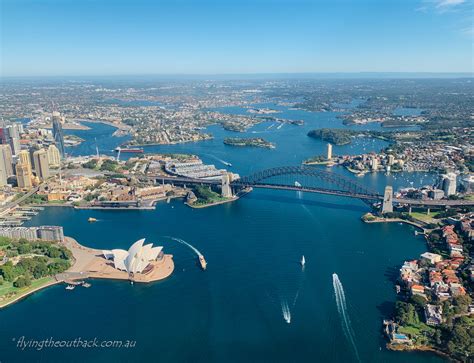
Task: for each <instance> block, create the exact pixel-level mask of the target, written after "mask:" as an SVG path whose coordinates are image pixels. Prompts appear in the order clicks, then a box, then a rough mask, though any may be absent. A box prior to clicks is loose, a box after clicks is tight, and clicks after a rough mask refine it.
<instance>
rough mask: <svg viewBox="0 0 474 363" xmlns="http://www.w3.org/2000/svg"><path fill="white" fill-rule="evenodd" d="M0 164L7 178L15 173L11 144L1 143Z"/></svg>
mask: <svg viewBox="0 0 474 363" xmlns="http://www.w3.org/2000/svg"><path fill="white" fill-rule="evenodd" d="M0 164H2V165H1V167H2V168H3V169H4V170H5V173H6V176H7V178H8V177H10V176H12V175H13V157H12V149H11V147H10V145H9V144H4V145H0Z"/></svg>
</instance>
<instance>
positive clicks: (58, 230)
mask: <svg viewBox="0 0 474 363" xmlns="http://www.w3.org/2000/svg"><path fill="white" fill-rule="evenodd" d="M0 236H2V237H8V238H11V239H20V238H25V239H27V240H28V241H37V240H41V241H51V242H64V231H63V227H61V226H40V227H7V228H5V227H4V228H0Z"/></svg>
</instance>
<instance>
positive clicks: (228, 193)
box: [221, 173, 234, 198]
mask: <svg viewBox="0 0 474 363" xmlns="http://www.w3.org/2000/svg"><path fill="white" fill-rule="evenodd" d="M221 195H222V197H224V198H232V197H233V196H234V195H233V194H232V188H231V186H230V175H229V173H226V174H224V175H222V182H221Z"/></svg>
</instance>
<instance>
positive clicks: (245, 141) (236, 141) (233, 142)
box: [224, 137, 275, 149]
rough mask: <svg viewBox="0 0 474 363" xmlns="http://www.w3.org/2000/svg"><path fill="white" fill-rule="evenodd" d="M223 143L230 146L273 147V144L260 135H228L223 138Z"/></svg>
mask: <svg viewBox="0 0 474 363" xmlns="http://www.w3.org/2000/svg"><path fill="white" fill-rule="evenodd" d="M224 144H226V145H230V146H252V147H264V148H268V149H274V148H275V144H273V143H271V142H269V141H267V140H265V139H262V138H261V137H251V138H240V137H228V138H226V139H224Z"/></svg>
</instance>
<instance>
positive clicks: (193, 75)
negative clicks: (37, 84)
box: [0, 71, 474, 80]
mask: <svg viewBox="0 0 474 363" xmlns="http://www.w3.org/2000/svg"><path fill="white" fill-rule="evenodd" d="M278 76H280V77H290V78H291V77H317V76H322V77H326V78H327V77H328V76H338V78H340V77H341V76H352V77H354V76H358V77H362V78H364V76H365V77H367V76H375V77H379V78H383V77H387V78H390V77H391V76H392V77H393V76H398V77H400V76H418V77H425V78H427V77H430V76H431V77H432V78H438V77H440V76H442V77H454V78H473V77H474V72H473V71H459V72H449V71H448V72H446V71H435V72H432V71H429V72H425V71H421V72H420V71H356V72H247V73H245V72H244V73H136V74H134V73H128V74H127V73H117V74H77V75H71V74H69V75H68V74H64V75H11V76H10V75H9V76H4V75H0V80H13V79H48V78H49V79H51V78H55V79H64V78H120V77H122V78H131V77H138V78H141V77H154V78H160V77H162V78H168V79H169V78H173V77H176V78H186V77H189V78H203V77H216V78H221V79H224V78H226V77H250V78H255V77H278ZM436 76H438V77H436Z"/></svg>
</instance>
